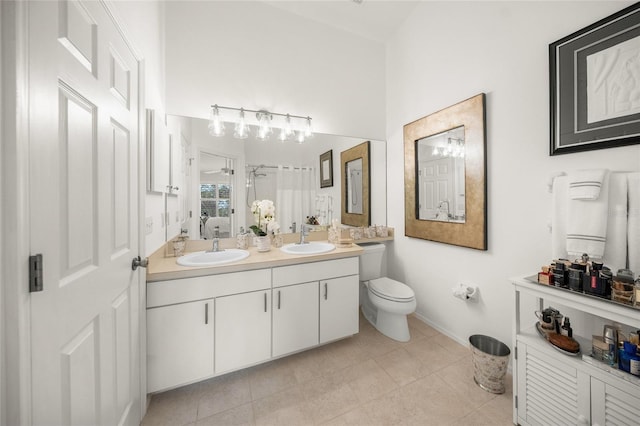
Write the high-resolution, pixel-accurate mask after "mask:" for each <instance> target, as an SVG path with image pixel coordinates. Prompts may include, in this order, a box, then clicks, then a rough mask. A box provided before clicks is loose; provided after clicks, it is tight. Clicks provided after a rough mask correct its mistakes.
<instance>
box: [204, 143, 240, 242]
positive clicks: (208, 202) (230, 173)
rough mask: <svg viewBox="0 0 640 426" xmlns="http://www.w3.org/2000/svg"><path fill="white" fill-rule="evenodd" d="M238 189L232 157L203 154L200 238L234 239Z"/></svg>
mask: <svg viewBox="0 0 640 426" xmlns="http://www.w3.org/2000/svg"><path fill="white" fill-rule="evenodd" d="M234 186H235V173H234V161H233V159H232V158H228V157H224V156H220V155H215V154H210V153H208V152H204V151H201V152H200V180H199V185H198V193H199V195H200V238H201V239H205V240H210V239H213V238H214V236H215V234H216V230H217V231H218V233H219V237H220V238H229V237H232V236H233V231H232V230H233V229H234V224H233V217H234V216H233V213H234V206H233V195H234Z"/></svg>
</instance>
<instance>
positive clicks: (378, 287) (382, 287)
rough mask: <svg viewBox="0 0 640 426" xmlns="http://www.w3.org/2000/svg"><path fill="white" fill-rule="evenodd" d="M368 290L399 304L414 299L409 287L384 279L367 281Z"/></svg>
mask: <svg viewBox="0 0 640 426" xmlns="http://www.w3.org/2000/svg"><path fill="white" fill-rule="evenodd" d="M369 290H371V292H372V293H374V294H376V295H377V296H380V297H382V298H384V299H389V300H396V301H399V302H409V301H411V300H413V298H414V297H415V293H414V292H413V290H412V289H411V287H409V286H408V285H406V284H403V283H401V282H399V281H395V280H392V279H391V278H386V277H383V278H376V279H375V280H371V281H369Z"/></svg>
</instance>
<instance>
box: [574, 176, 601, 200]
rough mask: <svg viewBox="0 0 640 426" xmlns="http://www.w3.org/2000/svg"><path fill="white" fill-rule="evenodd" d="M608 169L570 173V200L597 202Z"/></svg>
mask: <svg viewBox="0 0 640 426" xmlns="http://www.w3.org/2000/svg"><path fill="white" fill-rule="evenodd" d="M606 172H607V169H597V170H576V171H575V172H571V173H569V198H571V199H572V200H592V201H593V200H597V199H598V197H599V196H600V191H601V190H602V186H603V185H602V183H603V180H604V177H605V175H606V174H607V173H606Z"/></svg>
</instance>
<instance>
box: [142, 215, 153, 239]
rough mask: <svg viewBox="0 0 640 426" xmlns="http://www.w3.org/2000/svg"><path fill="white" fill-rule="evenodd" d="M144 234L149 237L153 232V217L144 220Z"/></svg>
mask: <svg viewBox="0 0 640 426" xmlns="http://www.w3.org/2000/svg"><path fill="white" fill-rule="evenodd" d="M144 225H145V226H144V233H145V235H149V234H151V233H152V232H153V217H151V216H149V217H147V218H146V219H145V222H144Z"/></svg>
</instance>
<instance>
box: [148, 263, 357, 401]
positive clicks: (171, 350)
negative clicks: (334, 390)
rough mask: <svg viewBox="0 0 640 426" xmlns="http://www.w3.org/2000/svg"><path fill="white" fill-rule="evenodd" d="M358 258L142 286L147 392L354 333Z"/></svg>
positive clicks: (263, 360) (355, 326) (243, 366)
mask: <svg viewBox="0 0 640 426" xmlns="http://www.w3.org/2000/svg"><path fill="white" fill-rule="evenodd" d="M358 261H359V259H358V257H356V256H352V257H347V258H340V259H333V260H322V261H315V262H306V263H298V264H295V265H289V266H278V267H272V268H263V269H255V270H249V271H244V272H232V273H223V274H215V275H207V276H201V277H195V278H181V279H175V280H167V281H155V282H149V283H147V364H148V368H147V386H148V391H149V392H157V391H160V390H165V389H170V388H173V387H177V386H181V385H184V384H188V383H192V382H196V381H198V380H203V379H206V378H209V377H212V376H216V375H219V374H224V373H227V372H230V371H234V370H239V369H241V368H245V367H249V366H252V365H256V364H259V363H261V362H265V361H268V360H270V359H273V358H277V357H280V356H284V355H287V354H291V353H294V352H299V351H302V350H304V349H308V348H312V347H314V346H318V345H319V344H322V343H327V342H331V341H333V340H338V339H341V338H344V337H348V336H351V335H353V334H356V333H358V319H359V317H358V285H359V283H358Z"/></svg>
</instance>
